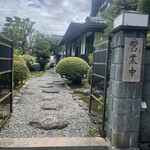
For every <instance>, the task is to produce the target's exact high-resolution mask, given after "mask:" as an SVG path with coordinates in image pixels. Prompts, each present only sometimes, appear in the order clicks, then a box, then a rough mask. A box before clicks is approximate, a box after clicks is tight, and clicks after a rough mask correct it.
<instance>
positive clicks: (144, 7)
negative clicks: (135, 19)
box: [138, 0, 150, 14]
mask: <svg viewBox="0 0 150 150" xmlns="http://www.w3.org/2000/svg"><path fill="white" fill-rule="evenodd" d="M138 11H141V12H144V13H148V14H150V0H141V1H140V3H139V6H138Z"/></svg>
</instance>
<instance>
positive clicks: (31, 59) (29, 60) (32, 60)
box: [22, 55, 35, 71]
mask: <svg viewBox="0 0 150 150" xmlns="http://www.w3.org/2000/svg"><path fill="white" fill-rule="evenodd" d="M22 58H23V59H24V60H25V62H26V65H27V67H28V68H29V70H30V71H33V70H34V67H33V65H34V63H35V58H34V57H33V56H30V55H22Z"/></svg>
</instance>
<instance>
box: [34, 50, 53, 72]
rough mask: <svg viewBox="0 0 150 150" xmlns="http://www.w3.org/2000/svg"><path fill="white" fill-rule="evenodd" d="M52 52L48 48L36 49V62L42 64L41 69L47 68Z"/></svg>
mask: <svg viewBox="0 0 150 150" xmlns="http://www.w3.org/2000/svg"><path fill="white" fill-rule="evenodd" d="M49 59H50V52H49V50H47V49H44V50H36V62H37V63H39V64H40V65H41V71H44V70H45V66H46V64H47V63H48V62H49Z"/></svg>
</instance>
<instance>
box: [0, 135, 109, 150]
mask: <svg viewBox="0 0 150 150" xmlns="http://www.w3.org/2000/svg"><path fill="white" fill-rule="evenodd" d="M0 149H3V150H8V149H11V150H16V149H18V150H19V149H24V150H25V149H26V150H44V149H48V150H75V149H78V150H108V149H109V148H108V144H107V142H106V141H105V139H104V138H101V137H84V138H79V137H77V138H66V137H61V138H56V137H54V138H1V139H0Z"/></svg>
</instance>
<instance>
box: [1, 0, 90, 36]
mask: <svg viewBox="0 0 150 150" xmlns="http://www.w3.org/2000/svg"><path fill="white" fill-rule="evenodd" d="M90 9H91V0H0V31H1V30H2V28H3V26H4V23H6V22H5V17H13V16H17V17H21V18H30V20H31V21H35V22H36V23H35V25H34V28H35V29H37V30H39V31H40V32H42V33H44V34H47V35H51V34H56V35H64V33H65V31H66V30H67V28H68V26H69V24H70V23H71V22H84V21H85V18H86V17H87V16H89V15H90Z"/></svg>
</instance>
